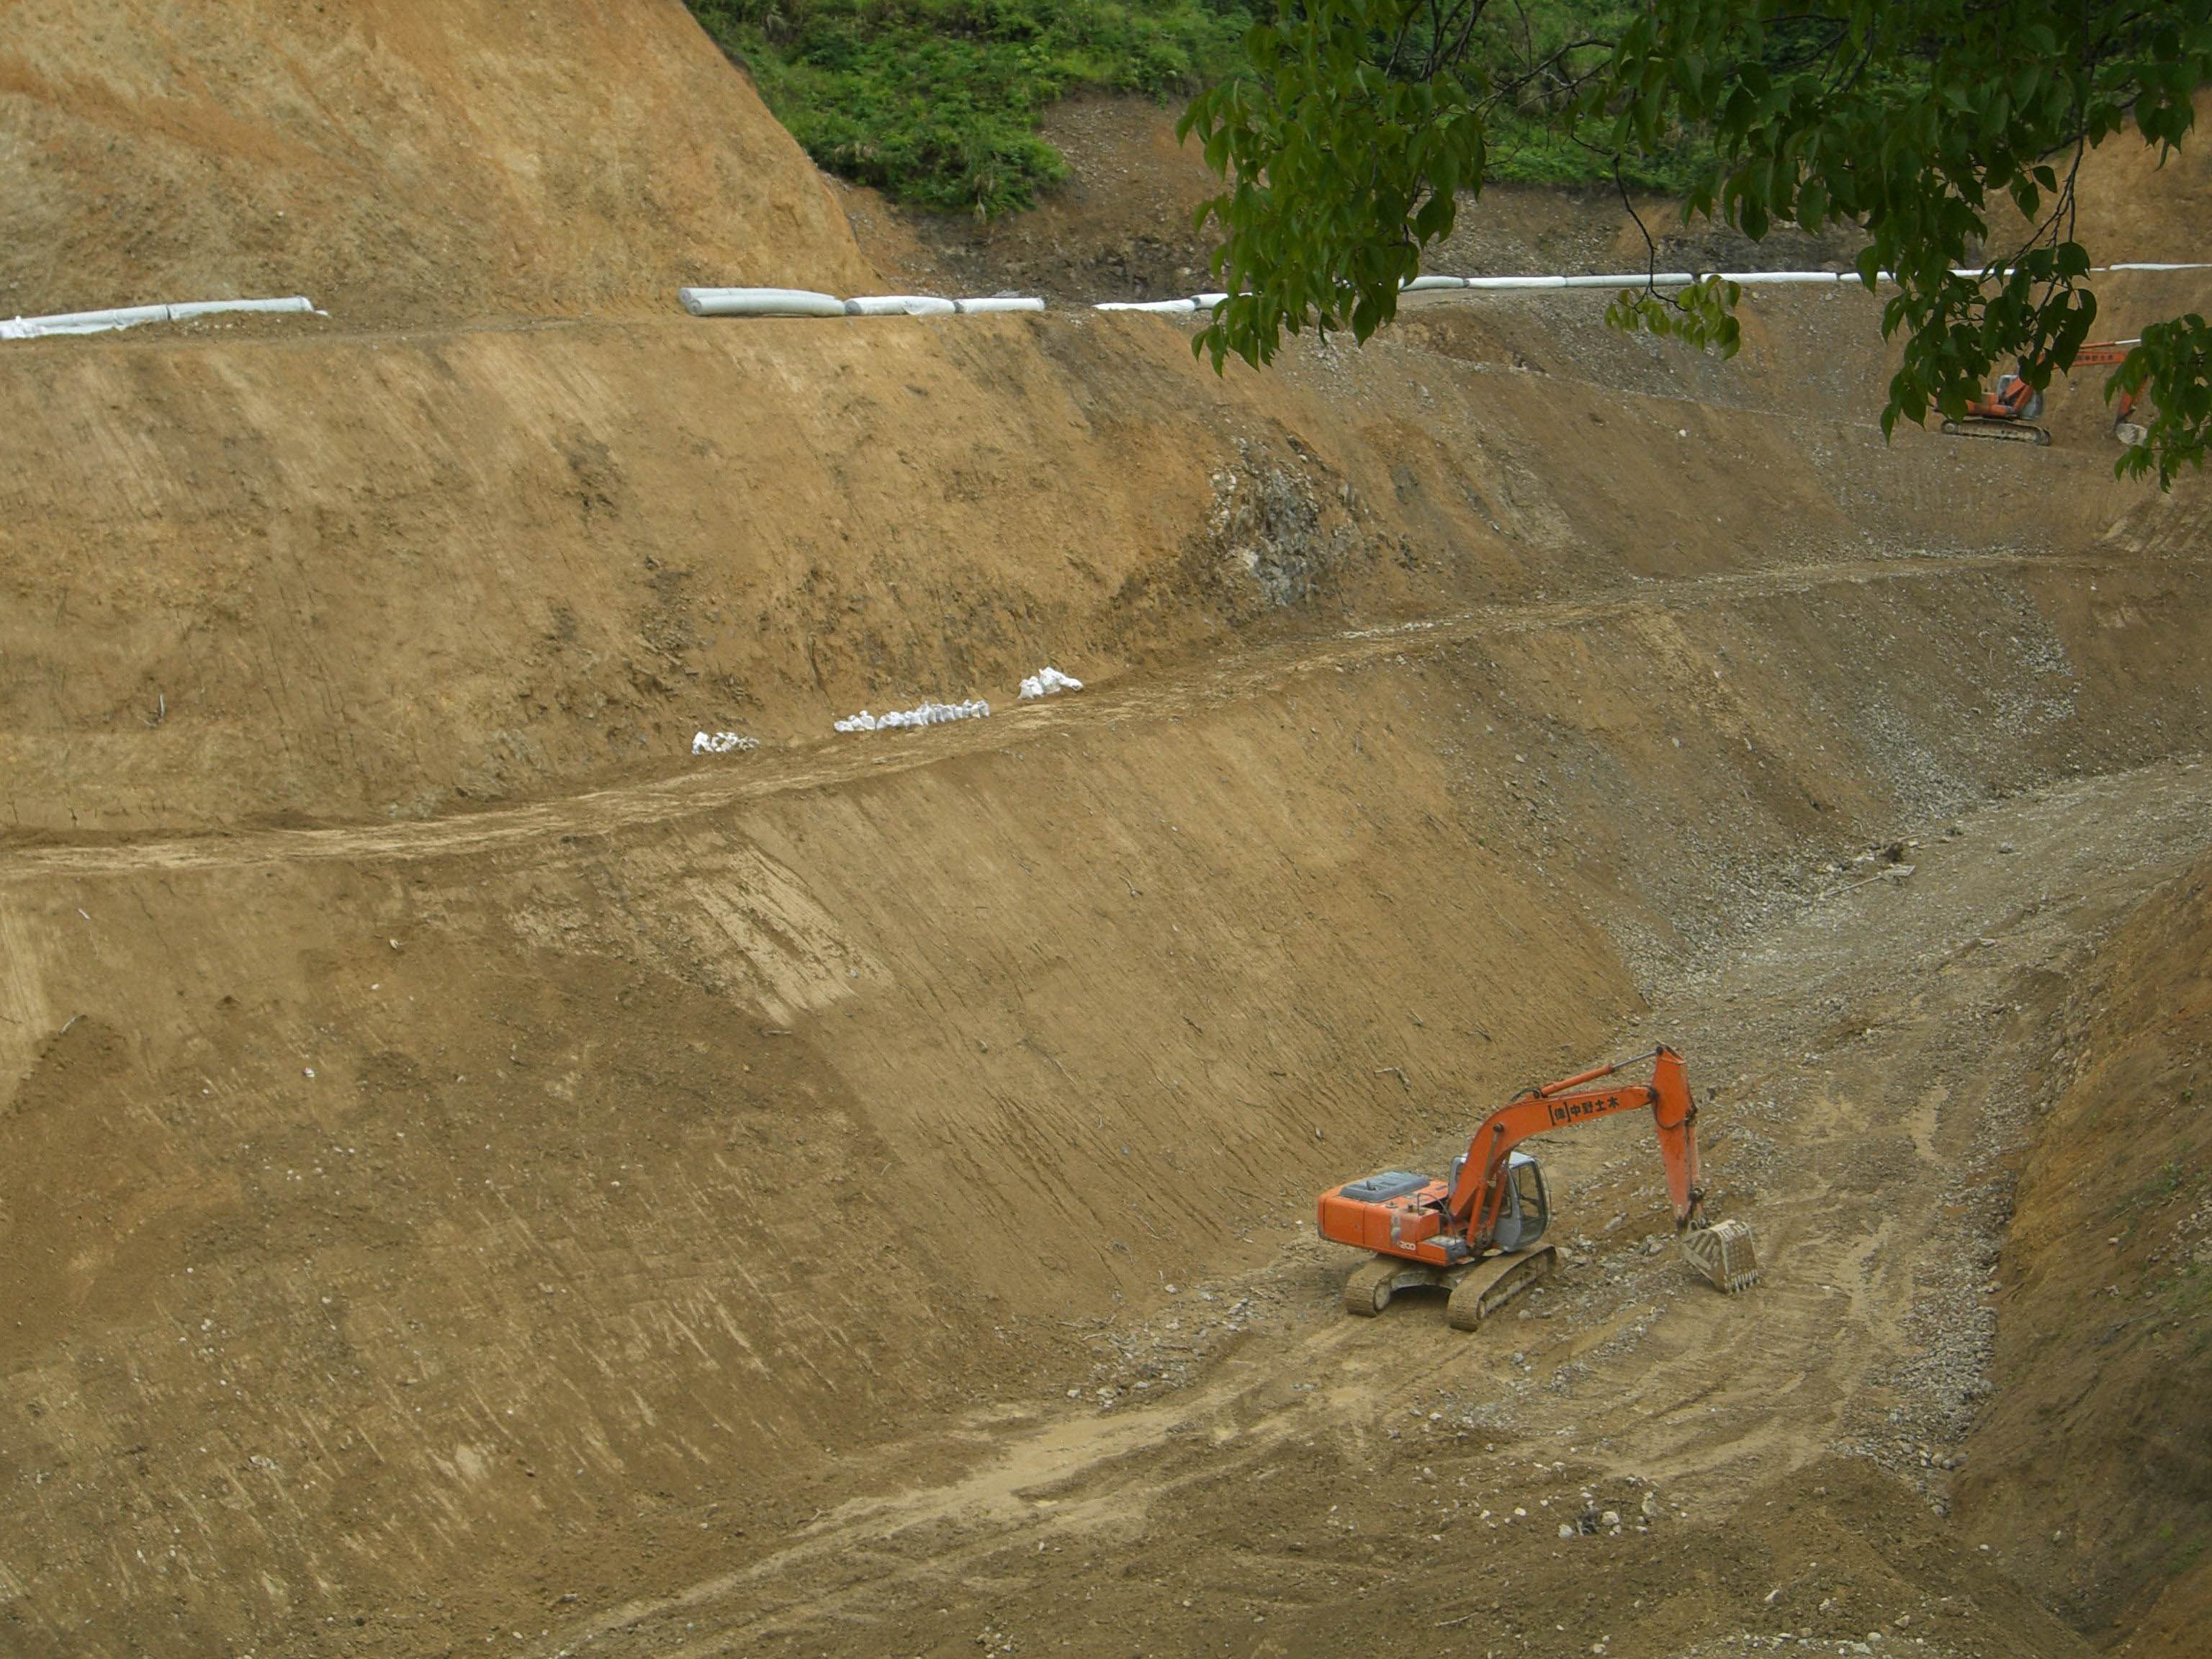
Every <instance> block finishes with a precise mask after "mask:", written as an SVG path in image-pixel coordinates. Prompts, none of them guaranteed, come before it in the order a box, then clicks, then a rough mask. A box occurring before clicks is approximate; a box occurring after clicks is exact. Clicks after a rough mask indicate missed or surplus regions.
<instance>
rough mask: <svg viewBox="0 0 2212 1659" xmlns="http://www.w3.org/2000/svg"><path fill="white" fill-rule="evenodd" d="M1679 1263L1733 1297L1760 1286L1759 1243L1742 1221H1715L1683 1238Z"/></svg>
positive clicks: (1693, 1228) (1693, 1229)
mask: <svg viewBox="0 0 2212 1659" xmlns="http://www.w3.org/2000/svg"><path fill="white" fill-rule="evenodd" d="M1682 1260H1683V1261H1686V1262H1688V1263H1689V1264H1690V1265H1691V1266H1692V1267H1695V1268H1696V1269H1697V1270H1698V1271H1699V1273H1703V1274H1704V1275H1705V1277H1706V1278H1707V1279H1711V1280H1712V1281H1713V1284H1714V1285H1715V1286H1716V1287H1717V1288H1718V1289H1720V1290H1722V1291H1725V1292H1727V1293H1728V1294H1729V1295H1730V1296H1733V1295H1735V1293H1736V1292H1737V1291H1747V1290H1749V1289H1750V1288H1751V1287H1752V1286H1753V1285H1756V1284H1757V1283H1759V1243H1758V1240H1757V1239H1755V1238H1754V1237H1753V1236H1752V1231H1751V1229H1750V1228H1749V1227H1747V1226H1746V1225H1744V1224H1743V1223H1742V1222H1741V1221H1717V1222H1715V1223H1714V1224H1713V1225H1711V1226H1710V1227H1692V1229H1691V1230H1690V1231H1688V1232H1686V1233H1684V1234H1683V1235H1682Z"/></svg>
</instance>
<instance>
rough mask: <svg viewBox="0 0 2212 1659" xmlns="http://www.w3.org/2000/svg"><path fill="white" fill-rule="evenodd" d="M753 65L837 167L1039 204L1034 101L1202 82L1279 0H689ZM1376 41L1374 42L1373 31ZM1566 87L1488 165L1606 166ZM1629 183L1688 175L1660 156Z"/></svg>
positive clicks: (1237, 50) (1641, 164) (1049, 155)
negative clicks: (1572, 133) (1576, 120)
mask: <svg viewBox="0 0 2212 1659" xmlns="http://www.w3.org/2000/svg"><path fill="white" fill-rule="evenodd" d="M689 3H690V7H691V10H692V12H693V13H694V14H695V15H696V16H697V17H698V19H699V21H700V22H701V24H702V25H703V26H704V27H705V28H706V30H707V32H708V33H709V34H710V35H712V36H713V37H714V40H716V41H717V42H718V43H719V44H720V46H721V47H722V48H723V50H724V51H726V52H728V53H729V54H730V55H731V56H732V58H736V59H737V60H738V62H739V63H741V64H744V66H745V67H746V69H747V70H750V72H751V74H752V76H753V80H754V82H755V84H756V85H757V86H758V88H760V93H761V96H762V97H763V98H764V99H765V100H767V101H768V106H769V109H771V110H772V111H774V112H775V116H776V118H777V119H778V120H780V121H781V122H782V123H783V124H784V125H785V126H787V127H788V128H789V129H790V130H791V132H792V134H793V136H794V137H796V138H797V139H798V140H799V143H801V144H802V145H804V146H805V149H806V152H807V154H808V155H811V156H812V157H813V158H814V159H815V161H817V162H818V163H819V164H820V165H822V166H823V167H827V168H828V169H829V170H830V171H831V172H833V173H836V174H838V175H839V176H840V177H842V178H846V179H854V180H855V181H856V182H858V183H860V184H866V185H874V186H875V187H876V188H877V189H878V190H881V191H884V193H886V194H887V195H889V196H890V197H893V198H894V199H896V200H898V201H902V202H905V203H908V204H912V205H914V206H917V207H927V208H936V209H939V210H975V211H976V212H978V213H981V214H984V215H994V214H999V213H1003V212H1007V211H1010V210H1015V209H1019V208H1024V207H1029V206H1031V205H1033V204H1034V203H1035V202H1036V196H1037V193H1038V191H1041V190H1044V189H1047V188H1048V187H1049V186H1051V185H1054V183H1056V182H1058V181H1059V179H1061V178H1062V177H1063V176H1064V175H1065V173H1066V166H1065V164H1064V163H1063V162H1062V161H1061V160H1060V155H1059V153H1058V152H1057V151H1055V150H1054V149H1053V148H1052V146H1051V145H1050V144H1048V143H1046V142H1045V141H1044V140H1043V139H1042V138H1041V137H1038V136H1037V131H1036V122H1037V116H1038V115H1039V113H1040V112H1042V111H1043V109H1044V108H1045V107H1046V106H1048V105H1049V104H1051V103H1052V102H1053V101H1054V100H1056V99H1059V98H1061V97H1064V96H1066V94H1069V93H1072V92H1078V91H1084V90H1097V91H1109V92H1137V93H1146V94H1151V95H1152V96H1154V97H1167V96H1170V95H1171V94H1176V93H1191V92H1195V91H1197V90H1198V89H1199V88H1200V87H1201V86H1203V85H1206V84H1207V83H1208V82H1213V81H1217V80H1218V79H1220V78H1221V77H1222V76H1225V75H1229V74H1233V73H1237V72H1240V71H1241V70H1243V68H1244V65H1245V58H1244V53H1243V37H1244V33H1245V31H1246V30H1247V29H1249V27H1251V25H1252V23H1253V21H1255V17H1256V16H1257V15H1260V14H1261V13H1267V14H1272V13H1273V5H1272V4H1271V3H1269V0H689ZM1632 9H1633V8H1632V0H1524V3H1522V4H1520V5H1517V6H1515V7H1512V8H1510V9H1506V8H1498V9H1495V11H1494V12H1493V11H1490V10H1486V12H1485V15H1484V21H1483V22H1482V24H1481V26H1480V42H1481V44H1480V46H1479V49H1478V53H1477V56H1478V58H1479V59H1480V60H1482V61H1486V62H1488V63H1491V64H1495V65H1496V66H1497V68H1498V71H1499V73H1498V77H1497V78H1498V79H1500V80H1503V79H1504V78H1506V77H1507V75H1508V74H1509V73H1510V65H1512V64H1516V63H1527V62H1531V61H1537V60H1541V59H1542V58H1548V57H1550V56H1551V55H1552V54H1553V53H1554V52H1557V51H1558V50H1559V48H1560V47H1561V46H1565V45H1567V44H1569V43H1571V42H1572V41H1575V40H1583V39H1586V38H1589V37H1592V36H1605V37H1607V38H1610V37H1611V35H1612V34H1613V33H1615V32H1617V31H1618V30H1619V28H1620V27H1621V26H1622V25H1623V23H1624V22H1625V21H1626V17H1627V15H1628V14H1629V13H1630V12H1631V10H1632ZM1379 44H1380V43H1378V46H1379ZM1564 106H1565V88H1563V87H1547V86H1545V85H1543V84H1528V85H1524V86H1522V87H1520V88H1516V93H1515V95H1514V96H1513V97H1512V98H1511V99H1510V100H1506V101H1504V102H1503V103H1502V104H1501V106H1500V107H1499V108H1498V112H1497V115H1496V124H1495V125H1494V127H1493V131H1492V151H1493V161H1492V168H1491V176H1492V178H1496V179H1506V180H1509V181H1514V182H1521V183H1530V184H1589V183H1593V182H1598V181H1607V182H1609V181H1610V180H1611V179H1612V177H1613V172H1612V162H1611V159H1610V157H1609V156H1607V155H1601V154H1598V153H1596V152H1594V151H1592V150H1590V149H1588V148H1586V147H1583V146H1581V145H1577V144H1576V143H1573V142H1571V140H1569V139H1567V138H1566V137H1563V136H1562V134H1561V132H1560V131H1559V124H1558V123H1557V121H1556V120H1555V119H1554V117H1555V115H1556V114H1557V113H1558V112H1559V110H1560V109H1563V108H1564ZM1626 176H1627V181H1628V182H1629V183H1631V184H1633V185H1642V186H1647V187H1657V188H1670V187H1680V185H1682V184H1683V182H1684V181H1685V179H1686V171H1685V169H1684V167H1681V166H1680V165H1677V164H1676V162H1675V161H1674V160H1670V158H1668V157H1667V156H1665V155H1662V156H1659V157H1657V158H1656V159H1653V158H1650V157H1647V158H1644V159H1642V160H1640V161H1638V163H1637V164H1636V165H1635V166H1634V167H1632V169H1631V171H1630V172H1629V173H1628V174H1627V175H1626Z"/></svg>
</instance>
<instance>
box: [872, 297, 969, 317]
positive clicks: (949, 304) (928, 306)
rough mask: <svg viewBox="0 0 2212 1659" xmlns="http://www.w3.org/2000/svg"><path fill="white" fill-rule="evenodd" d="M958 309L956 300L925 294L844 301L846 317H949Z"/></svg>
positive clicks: (958, 304) (958, 303)
mask: <svg viewBox="0 0 2212 1659" xmlns="http://www.w3.org/2000/svg"><path fill="white" fill-rule="evenodd" d="M959 309H960V302H959V301H957V300H940V299H938V298H936V297H935V296H934V295H927V294H868V295H862V296H861V297H860V298H859V299H857V300H848V301H845V314H846V315H847V316H848V317H950V316H951V315H952V314H953V313H955V312H957V311H958V310H959Z"/></svg>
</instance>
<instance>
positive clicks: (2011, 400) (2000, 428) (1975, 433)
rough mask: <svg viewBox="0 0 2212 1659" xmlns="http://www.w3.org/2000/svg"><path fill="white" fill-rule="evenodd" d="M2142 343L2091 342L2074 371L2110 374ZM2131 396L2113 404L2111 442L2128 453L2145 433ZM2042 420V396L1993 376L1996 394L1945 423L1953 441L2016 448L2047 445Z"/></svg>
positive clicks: (2016, 379)
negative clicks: (1987, 441) (1996, 442)
mask: <svg viewBox="0 0 2212 1659" xmlns="http://www.w3.org/2000/svg"><path fill="white" fill-rule="evenodd" d="M2141 344H2142V341H2141V340H2093V341H2091V342H2090V343H2088V344H2087V345H2085V346H2083V347H2081V349H2079V350H2077V351H2076V352H2075V354H2074V367H2075V368H2112V366H2113V365H2115V364H2117V363H2118V362H2120V360H2121V359H2122V358H2124V357H2125V356H2127V355H2128V353H2129V351H2130V350H2131V349H2133V348H2135V347H2136V346H2138V345H2141ZM2135 408H2136V399H2135V394H2134V393H2133V392H2121V393H2120V394H2119V395H2118V397H2117V398H2114V399H2113V403H2112V436H2113V437H2114V438H2116V439H2118V441H2120V442H2121V443H2123V444H2125V445H2128V446H2129V447H2134V446H2135V445H2136V444H2139V443H2141V442H2142V441H2143V428H2142V422H2138V421H2136V419H2135V418H2134V416H2135ZM2042 416H2043V394H2042V393H2041V392H2038V391H2037V390H2036V389H2035V388H2034V387H2033V386H2030V385H2029V384H2028V383H2027V381H2026V380H2022V379H2021V377H2020V376H2019V375H2017V374H2000V375H1998V376H1997V384H1996V391H1995V392H1992V393H1991V394H1990V396H1988V397H1986V398H1975V399H1974V400H1973V402H1972V403H1970V404H1967V405H1966V413H1965V414H1964V415H1962V416H1960V417H1959V418H1958V419H1957V420H1955V421H1954V420H1947V421H1945V422H1943V430H1944V431H1945V432H1946V433H1947V434H1948V435H1950V436H1952V437H1954V438H2003V439H2007V440H2009V441H2012V442H2014V443H2021V444H2047V443H2049V442H2050V441H2051V429H2050V428H2048V427H2043V426H2038V425H2037V424H2036V422H2038V421H2039V420H2040V419H2041V418H2042Z"/></svg>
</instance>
